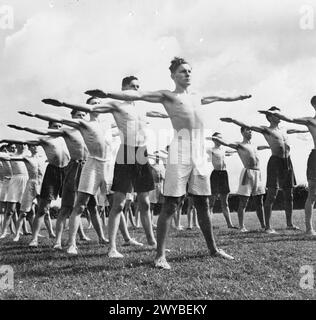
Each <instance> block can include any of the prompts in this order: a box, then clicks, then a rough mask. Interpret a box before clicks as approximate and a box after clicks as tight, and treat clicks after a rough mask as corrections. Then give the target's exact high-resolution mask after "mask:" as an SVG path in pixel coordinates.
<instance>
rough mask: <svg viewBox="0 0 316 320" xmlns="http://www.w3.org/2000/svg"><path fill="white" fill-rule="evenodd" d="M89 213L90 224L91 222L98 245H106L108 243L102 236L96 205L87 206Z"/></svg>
mask: <svg viewBox="0 0 316 320" xmlns="http://www.w3.org/2000/svg"><path fill="white" fill-rule="evenodd" d="M89 212H90V216H91V222H92V225H93V228H94V230H95V232H96V233H97V235H98V237H99V243H100V244H106V243H108V242H109V241H108V239H106V238H105V236H104V232H103V228H102V223H101V218H100V215H99V211H98V208H97V206H96V205H95V206H89Z"/></svg>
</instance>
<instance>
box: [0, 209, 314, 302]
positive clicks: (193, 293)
mask: <svg viewBox="0 0 316 320" xmlns="http://www.w3.org/2000/svg"><path fill="white" fill-rule="evenodd" d="M182 219H183V221H182V222H183V225H186V217H185V216H183V217H182ZM232 219H233V222H234V223H235V224H237V217H236V213H232ZM284 221H285V217H284V213H282V212H273V224H274V226H275V228H276V229H277V230H278V231H279V232H280V233H279V234H278V235H267V234H264V233H261V232H257V231H255V229H258V227H259V224H258V222H257V219H256V215H255V214H254V213H252V212H250V213H247V214H246V225H247V227H248V228H249V229H250V230H253V231H251V232H249V233H244V234H242V233H239V232H238V231H237V230H228V229H227V228H226V226H225V222H224V218H223V216H222V214H215V215H213V223H214V226H216V228H215V235H216V239H217V243H218V246H219V247H220V248H223V249H224V250H225V251H227V252H228V253H230V254H232V255H233V256H234V257H235V260H234V261H226V260H222V259H218V258H215V259H214V258H210V257H209V256H208V252H207V249H206V246H205V244H204V240H203V238H202V235H201V233H200V231H199V230H197V229H194V230H192V231H187V230H184V231H176V230H172V231H171V232H170V239H169V243H168V248H170V249H171V252H170V253H168V256H167V258H168V260H169V262H170V263H171V266H172V270H170V271H165V270H156V269H154V268H153V267H152V261H153V258H154V255H155V252H154V251H152V250H150V249H149V248H146V246H145V247H141V248H132V247H119V250H120V251H121V252H122V253H123V254H124V255H125V258H124V259H121V260H110V259H109V258H107V256H106V251H107V248H106V246H99V245H98V244H97V241H96V237H95V233H94V231H93V230H88V231H87V234H88V235H89V236H90V237H91V238H92V241H91V242H90V243H79V249H80V254H79V255H78V256H76V257H69V256H67V254H66V253H65V252H55V251H53V250H52V249H51V247H52V240H50V239H48V238H41V245H40V247H39V248H37V249H31V248H28V247H27V243H28V242H29V241H30V237H29V236H27V237H22V238H21V239H22V240H21V242H20V243H18V244H16V243H13V242H12V241H11V239H12V237H10V238H8V239H5V240H2V241H1V242H0V265H11V266H12V267H13V269H14V290H10V291H3V290H2V291H1V290H0V299H93V300H96V299H98V300H99V299H105V300H109V299H137V300H142V299H153V300H155V299H168V300H172V299H181V300H182V299H185V300H189V299H207V300H210V299H313V300H314V299H315V298H316V284H315V285H314V289H301V288H300V285H299V283H300V279H301V277H302V274H300V273H299V270H300V267H301V266H303V265H311V266H313V267H314V270H315V272H316V250H315V249H316V246H315V245H316V239H315V238H314V239H311V238H308V237H306V236H304V235H303V234H302V233H301V232H295V231H286V230H284V229H282V228H283V227H284ZM294 221H295V223H296V224H297V225H298V226H299V227H301V228H302V229H303V228H304V213H303V211H302V210H298V211H295V214H294ZM130 233H131V234H132V236H133V237H135V238H136V239H137V240H141V241H144V242H145V236H144V233H143V231H142V229H141V230H130ZM43 234H45V231H43ZM118 242H119V243H122V242H123V240H122V238H121V236H119V238H118ZM315 278H316V275H315Z"/></svg>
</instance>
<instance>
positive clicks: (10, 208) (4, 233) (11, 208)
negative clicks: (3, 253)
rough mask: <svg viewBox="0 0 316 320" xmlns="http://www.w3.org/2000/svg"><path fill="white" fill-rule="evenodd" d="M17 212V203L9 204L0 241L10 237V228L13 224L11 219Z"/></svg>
mask: <svg viewBox="0 0 316 320" xmlns="http://www.w3.org/2000/svg"><path fill="white" fill-rule="evenodd" d="M15 212H16V203H15V202H7V206H6V210H5V215H4V222H3V228H2V233H1V236H0V239H4V238H5V237H6V236H8V235H9V233H8V228H9V226H10V224H11V219H12V216H13V215H14V213H15Z"/></svg>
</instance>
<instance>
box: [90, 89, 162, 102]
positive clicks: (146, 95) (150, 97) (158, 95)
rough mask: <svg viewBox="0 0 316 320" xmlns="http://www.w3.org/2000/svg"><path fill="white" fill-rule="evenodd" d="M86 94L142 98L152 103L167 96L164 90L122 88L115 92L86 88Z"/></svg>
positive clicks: (132, 98)
mask: <svg viewBox="0 0 316 320" xmlns="http://www.w3.org/2000/svg"><path fill="white" fill-rule="evenodd" d="M85 93H86V94H88V95H90V96H93V97H98V98H112V99H116V100H123V101H136V100H142V101H147V102H153V103H162V102H163V100H164V99H165V98H166V97H167V96H166V94H165V93H164V91H151V92H141V91H136V90H124V91H117V92H104V91H102V90H98V89H96V90H88V91H86V92H85Z"/></svg>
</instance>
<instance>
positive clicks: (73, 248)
mask: <svg viewBox="0 0 316 320" xmlns="http://www.w3.org/2000/svg"><path fill="white" fill-rule="evenodd" d="M67 253H68V254H71V255H77V254H78V249H77V247H76V246H75V245H73V244H72V245H71V246H69V248H68V249H67Z"/></svg>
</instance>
